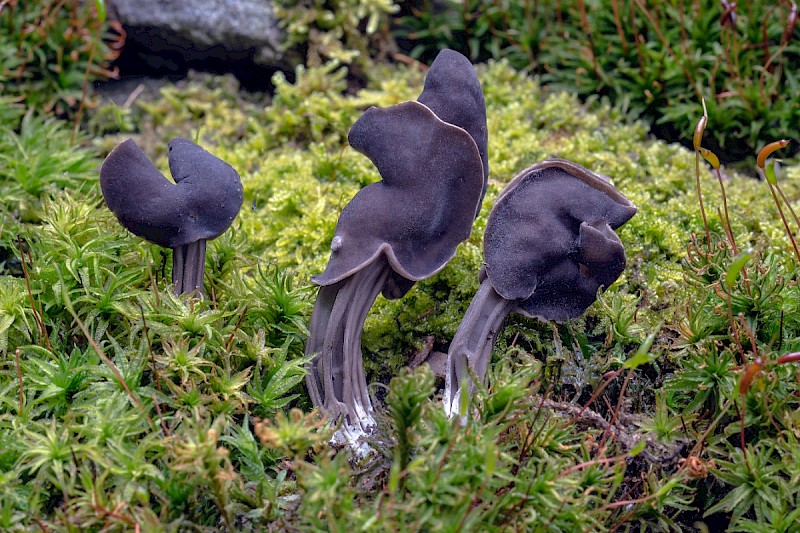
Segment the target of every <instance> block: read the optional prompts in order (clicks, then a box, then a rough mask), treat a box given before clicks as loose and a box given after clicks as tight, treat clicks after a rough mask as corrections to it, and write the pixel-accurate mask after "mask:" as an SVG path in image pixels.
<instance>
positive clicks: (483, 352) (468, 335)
mask: <svg viewBox="0 0 800 533" xmlns="http://www.w3.org/2000/svg"><path fill="white" fill-rule="evenodd" d="M514 305H515V303H514V302H512V301H509V300H506V299H505V298H503V297H502V296H500V295H499V294H497V292H496V291H495V290H494V287H492V284H491V283H490V282H489V279H488V278H487V279H484V280H483V282H482V283H481V286H480V288H479V289H478V292H477V293H475V296H474V297H473V298H472V302H471V303H470V304H469V309H467V312H466V314H465V315H464V318H463V320H462V321H461V325H459V326H458V331H456V335H455V337H453V341H452V342H451V343H450V349H449V350H448V352H447V374H446V375H445V387H444V409H445V412H446V413H447V415H448V416H450V417H452V416H454V415H456V414H460V415H462V416H466V407H467V404H468V402H469V397H470V396H472V394H473V392H475V385H474V384H473V383H472V380H471V378H470V370H471V371H472V372H473V373H474V374H475V376H477V378H478V379H483V378H484V376H485V375H486V369H487V367H488V366H489V361H490V360H491V358H492V348H494V343H495V340H496V339H497V332H498V331H499V330H500V326H501V325H502V324H503V320H505V318H506V316H508V314H509V313H510V312H511V311H512V310H513V309H514ZM464 391H466V392H464ZM465 395H466V396H465ZM462 403H463V405H462Z"/></svg>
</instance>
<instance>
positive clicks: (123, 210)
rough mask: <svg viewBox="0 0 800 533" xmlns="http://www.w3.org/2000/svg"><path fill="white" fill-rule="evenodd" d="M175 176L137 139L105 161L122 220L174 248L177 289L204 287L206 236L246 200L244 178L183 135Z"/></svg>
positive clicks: (103, 178) (175, 146)
mask: <svg viewBox="0 0 800 533" xmlns="http://www.w3.org/2000/svg"><path fill="white" fill-rule="evenodd" d="M169 169H170V172H171V173H172V177H173V179H174V180H175V183H172V182H170V181H169V180H168V179H167V178H165V177H164V175H163V174H161V172H159V171H158V169H157V168H156V167H155V166H154V165H153V163H152V162H150V160H149V159H148V158H147V156H146V155H145V154H144V152H142V151H141V149H139V147H138V146H136V143H135V142H133V140H132V139H127V140H126V141H124V142H122V143H120V144H119V145H118V146H117V147H116V148H114V149H113V150H112V151H111V153H110V154H108V157H106V159H105V161H103V165H102V166H101V167H100V187H101V189H102V191H103V198H105V201H106V204H107V205H108V207H109V209H111V211H112V212H113V213H114V215H116V217H117V219H118V220H119V222H120V224H122V225H123V226H124V227H125V228H126V229H128V230H129V231H130V232H132V233H134V234H135V235H138V236H139V237H143V238H144V239H146V240H148V241H150V242H152V243H155V244H158V245H159V246H163V247H165V248H172V282H173V283H174V284H175V293H176V294H183V293H191V292H194V291H196V292H197V293H198V294H202V292H203V272H204V269H205V258H206V241H208V240H211V239H214V238H216V237H218V236H219V235H221V234H222V233H223V232H224V231H225V230H226V229H228V227H229V226H230V225H231V223H232V222H233V219H234V218H236V215H237V213H238V212H239V208H240V207H241V206H242V200H243V199H244V197H243V192H242V182H241V181H240V179H239V175H238V174H237V173H236V171H235V170H234V169H233V167H231V166H230V165H229V164H227V163H226V162H224V161H222V160H221V159H219V158H217V157H214V156H213V155H211V154H210V153H208V152H207V151H205V150H204V149H202V148H201V147H200V146H198V145H196V144H195V143H193V142H191V141H189V140H186V139H181V138H176V139H173V140H171V141H170V142H169Z"/></svg>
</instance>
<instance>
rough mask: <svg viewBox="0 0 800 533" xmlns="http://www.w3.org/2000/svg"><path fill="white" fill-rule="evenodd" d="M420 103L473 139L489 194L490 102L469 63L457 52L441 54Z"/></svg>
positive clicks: (434, 63)
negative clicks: (488, 123) (487, 104)
mask: <svg viewBox="0 0 800 533" xmlns="http://www.w3.org/2000/svg"><path fill="white" fill-rule="evenodd" d="M417 101H419V102H420V103H422V104H425V105H426V106H428V107H429V108H430V109H431V111H433V112H434V113H436V116H438V117H439V118H440V119H442V120H444V121H445V122H449V123H450V124H453V125H454V126H458V127H459V128H463V129H464V130H466V131H467V133H469V134H470V135H471V136H472V138H473V140H474V141H475V144H476V145H477V147H478V152H479V153H480V154H481V162H482V163H483V191H484V194H485V193H486V185H487V183H488V179H489V158H488V153H487V152H488V150H487V146H488V139H489V134H488V129H487V127H486V102H485V101H484V97H483V90H482V89H481V83H480V81H479V80H478V76H477V75H476V74H475V69H474V68H473V67H472V63H470V62H469V59H467V58H466V57H464V56H463V55H461V54H459V53H458V52H455V51H453V50H448V49H445V50H442V51H441V52H439V54H438V55H437V56H436V59H435V60H434V61H433V63H432V64H431V68H430V70H429V71H428V75H427V76H426V78H425V86H424V88H423V90H422V94H420V95H419V98H417ZM481 198H483V196H481Z"/></svg>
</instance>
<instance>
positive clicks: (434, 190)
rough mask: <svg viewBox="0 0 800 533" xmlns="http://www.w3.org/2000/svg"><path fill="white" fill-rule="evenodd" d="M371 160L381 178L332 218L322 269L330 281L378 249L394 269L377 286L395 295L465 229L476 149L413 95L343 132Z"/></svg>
mask: <svg viewBox="0 0 800 533" xmlns="http://www.w3.org/2000/svg"><path fill="white" fill-rule="evenodd" d="M348 140H349V142H350V145H351V146H352V147H353V148H354V149H356V150H358V151H359V152H361V153H363V154H364V155H366V156H367V157H368V158H369V159H370V160H371V161H372V162H373V164H374V165H375V166H376V167H377V168H378V171H379V172H380V174H381V177H382V181H379V182H377V183H372V184H370V185H367V186H366V187H364V188H363V189H361V190H360V191H359V192H358V193H357V194H356V195H355V196H354V197H353V199H352V200H351V201H350V203H348V204H347V205H346V206H345V208H344V210H343V211H342V214H341V215H340V217H339V222H338V223H337V225H336V236H335V237H334V239H333V241H332V243H331V250H332V251H331V257H330V260H329V261H328V266H327V268H326V269H325V271H324V272H323V273H322V274H320V275H318V276H314V277H312V278H311V280H312V281H313V282H314V283H317V284H319V285H331V284H333V283H336V282H338V281H341V280H342V279H344V278H346V277H348V276H350V275H352V274H353V273H355V272H356V271H358V270H360V269H361V268H362V267H364V266H365V265H367V264H369V263H371V262H372V261H374V260H375V259H376V258H377V257H378V256H379V255H381V254H385V255H386V257H387V259H388V261H389V265H390V266H391V267H392V269H393V270H394V271H395V273H396V274H398V275H399V276H400V277H398V276H390V280H391V283H390V284H387V288H388V290H384V294H385V295H386V296H387V297H395V298H397V297H400V296H402V294H404V293H405V292H406V291H408V289H409V288H410V287H411V285H412V284H411V283H407V282H405V281H404V280H410V281H419V280H421V279H424V278H426V277H429V276H431V275H433V274H435V273H436V272H438V271H439V270H441V269H442V268H443V267H444V266H445V264H447V262H448V261H449V260H450V259H451V258H452V257H453V255H455V250H456V246H457V245H458V243H460V242H461V241H463V240H465V239H466V238H467V237H469V234H470V231H471V229H472V222H473V220H474V218H475V212H476V209H477V205H478V203H479V202H480V197H481V191H482V183H483V173H482V168H483V167H482V164H481V159H480V154H479V153H478V149H477V147H476V146H475V142H474V141H473V140H472V137H471V136H470V135H469V134H468V133H467V132H466V131H464V130H463V129H461V128H459V127H457V126H453V125H452V124H448V123H446V122H444V121H442V120H441V119H440V118H439V117H437V116H436V115H435V114H434V113H433V112H432V111H431V110H430V109H429V108H428V107H426V106H424V105H422V104H420V103H419V102H414V101H411V102H404V103H402V104H399V105H395V106H392V107H388V108H377V107H373V108H370V109H368V110H367V111H366V112H365V113H364V114H363V115H362V116H361V118H359V119H358V121H356V123H355V124H354V125H353V127H352V128H351V130H350V134H349V136H348Z"/></svg>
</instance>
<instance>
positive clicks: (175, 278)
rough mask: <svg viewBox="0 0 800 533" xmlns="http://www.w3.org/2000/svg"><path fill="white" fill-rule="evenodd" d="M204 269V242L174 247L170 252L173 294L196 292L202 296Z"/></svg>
mask: <svg viewBox="0 0 800 533" xmlns="http://www.w3.org/2000/svg"><path fill="white" fill-rule="evenodd" d="M205 267H206V240H205V239H200V240H198V241H195V242H192V243H189V244H186V245H184V246H176V247H175V248H173V250H172V283H174V284H175V294H185V293H191V292H194V291H197V295H198V296H201V295H202V294H203V273H204V272H205Z"/></svg>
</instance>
